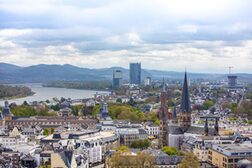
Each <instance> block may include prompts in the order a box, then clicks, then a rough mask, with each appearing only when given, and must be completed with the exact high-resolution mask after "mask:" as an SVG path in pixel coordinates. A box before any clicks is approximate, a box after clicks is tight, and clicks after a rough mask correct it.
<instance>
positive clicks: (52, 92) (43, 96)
mask: <svg viewBox="0 0 252 168" xmlns="http://www.w3.org/2000/svg"><path fill="white" fill-rule="evenodd" d="M16 85H23V86H27V87H29V88H31V90H32V91H33V92H35V94H34V95H32V96H27V97H23V98H17V99H10V100H8V101H9V103H12V102H15V103H16V104H22V103H23V102H24V101H27V102H32V101H46V100H52V98H54V97H57V98H61V97H64V98H71V99H85V98H92V97H94V94H96V93H99V94H109V92H108V91H94V90H81V89H67V88H53V87H43V86H42V85H41V83H26V84H16ZM3 104H4V100H0V106H3Z"/></svg>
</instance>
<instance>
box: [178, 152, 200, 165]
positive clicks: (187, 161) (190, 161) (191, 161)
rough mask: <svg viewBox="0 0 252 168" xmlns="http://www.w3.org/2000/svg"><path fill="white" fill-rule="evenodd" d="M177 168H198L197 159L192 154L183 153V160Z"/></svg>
mask: <svg viewBox="0 0 252 168" xmlns="http://www.w3.org/2000/svg"><path fill="white" fill-rule="evenodd" d="M178 167H179V168H199V167H200V163H199V160H198V158H197V157H196V156H195V155H194V154H193V153H190V152H188V153H185V155H184V158H183V159H182V161H181V163H180V164H179V165H178Z"/></svg>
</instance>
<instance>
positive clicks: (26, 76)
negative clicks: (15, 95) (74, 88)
mask: <svg viewBox="0 0 252 168" xmlns="http://www.w3.org/2000/svg"><path fill="white" fill-rule="evenodd" d="M114 70H121V71H122V72H123V79H124V80H129V69H126V68H122V67H111V68H100V69H90V68H81V67H77V66H74V65H70V64H65V65H58V64H54V65H47V64H38V65H32V66H27V67H21V66H16V65H13V64H7V63H0V83H36V82H47V81H57V80H62V81H96V80H97V81H98V80H112V74H113V71H114ZM183 75H184V72H176V71H161V70H149V69H142V80H143V79H144V78H145V77H151V78H152V79H154V80H156V79H162V78H165V79H170V80H181V79H183ZM237 75H238V76H239V78H240V79H241V80H247V79H251V77H252V74H245V73H240V74H237ZM189 78H190V79H202V80H207V79H210V80H220V79H226V74H211V73H190V72H189Z"/></svg>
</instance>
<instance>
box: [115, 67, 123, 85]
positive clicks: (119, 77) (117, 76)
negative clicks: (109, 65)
mask: <svg viewBox="0 0 252 168" xmlns="http://www.w3.org/2000/svg"><path fill="white" fill-rule="evenodd" d="M122 79H123V73H122V71H121V70H115V71H114V72H113V89H119V88H120V86H121V85H122Z"/></svg>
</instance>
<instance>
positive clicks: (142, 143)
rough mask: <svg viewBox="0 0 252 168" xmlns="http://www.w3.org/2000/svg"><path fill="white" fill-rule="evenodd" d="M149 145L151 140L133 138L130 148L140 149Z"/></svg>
mask: <svg viewBox="0 0 252 168" xmlns="http://www.w3.org/2000/svg"><path fill="white" fill-rule="evenodd" d="M150 145H151V142H150V141H149V140H148V139H143V140H141V139H140V140H135V141H133V142H132V143H131V145H130V147H131V148H140V149H146V148H148V147H149V146H150Z"/></svg>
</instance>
